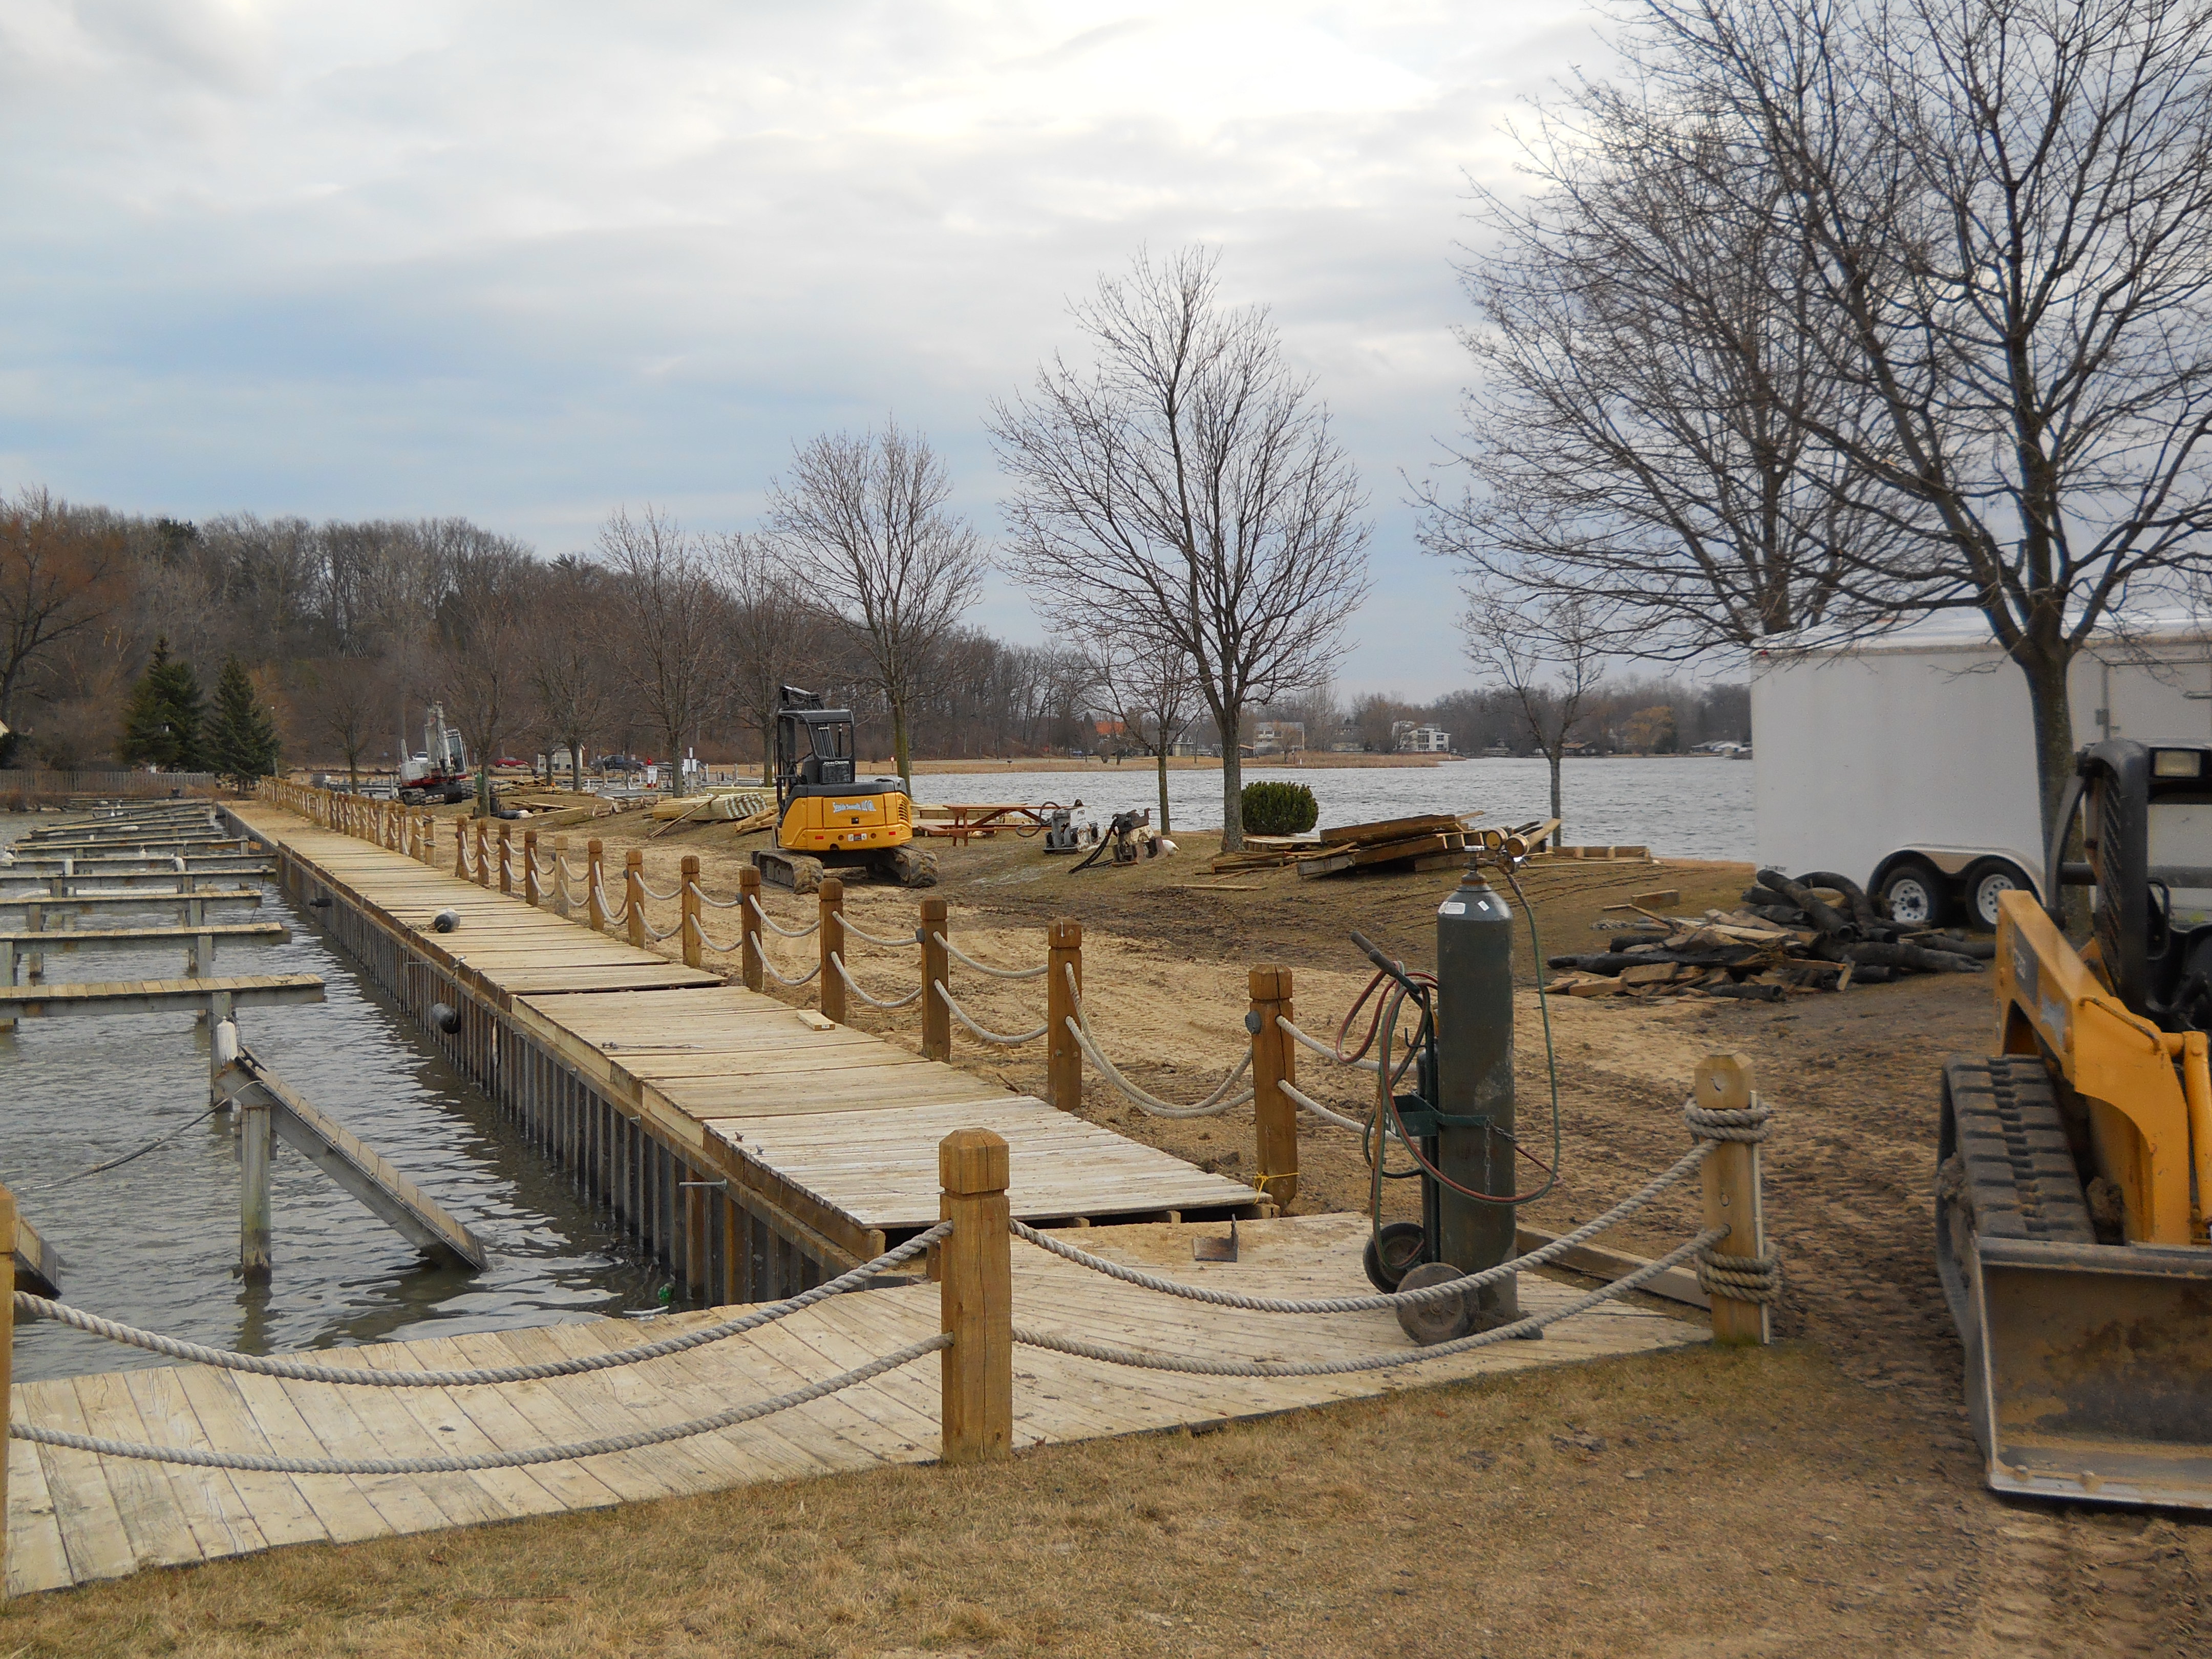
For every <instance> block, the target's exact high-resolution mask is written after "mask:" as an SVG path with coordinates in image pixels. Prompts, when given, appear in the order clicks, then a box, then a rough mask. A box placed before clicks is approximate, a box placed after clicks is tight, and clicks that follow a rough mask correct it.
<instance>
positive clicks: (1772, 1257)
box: [1682, 1095, 1782, 1307]
mask: <svg viewBox="0 0 2212 1659" xmlns="http://www.w3.org/2000/svg"><path fill="white" fill-rule="evenodd" d="M1773 1118H1774V1110H1773V1108H1771V1107H1770V1106H1768V1105H1767V1104H1766V1103H1765V1102H1763V1101H1761V1100H1760V1099H1759V1097H1757V1096H1755V1095H1754V1096H1753V1097H1752V1103H1751V1104H1750V1105H1748V1106H1741V1107H1736V1108H1734V1109H1718V1108H1714V1107H1707V1106H1700V1105H1699V1104H1698V1103H1696V1102H1695V1101H1689V1102H1686V1103H1684V1104H1683V1107H1682V1121H1683V1122H1685V1123H1686V1124H1688V1125H1689V1126H1690V1133H1692V1134H1694V1135H1696V1136H1698V1137H1699V1139H1700V1140H1701V1141H1702V1142H1703V1143H1704V1144H1705V1145H1707V1146H1713V1145H1717V1144H1718V1143H1719V1142H1721V1141H1723V1140H1733V1141H1738V1142H1741V1143H1744V1144H1747V1145H1749V1146H1757V1145H1759V1142H1761V1141H1763V1140H1765V1139H1766V1138H1767V1136H1768V1134H1769V1133H1771V1125H1772V1121H1773ZM1698 1288H1699V1289H1700V1290H1702V1291H1705V1294H1706V1295H1707V1296H1724V1297H1728V1298H1729V1300H1731V1301H1734V1302H1753V1303H1757V1304H1759V1305H1761V1306H1763V1307H1773V1306H1775V1305H1777V1304H1779V1303H1780V1302H1781V1300H1782V1258H1781V1256H1780V1255H1778V1254H1777V1253H1776V1252H1775V1250H1774V1249H1772V1247H1771V1246H1770V1247H1769V1248H1768V1249H1766V1251H1765V1253H1764V1254H1763V1255H1723V1254H1722V1253H1721V1252H1719V1251H1717V1250H1711V1249H1707V1250H1704V1251H1701V1252H1699V1256H1698Z"/></svg>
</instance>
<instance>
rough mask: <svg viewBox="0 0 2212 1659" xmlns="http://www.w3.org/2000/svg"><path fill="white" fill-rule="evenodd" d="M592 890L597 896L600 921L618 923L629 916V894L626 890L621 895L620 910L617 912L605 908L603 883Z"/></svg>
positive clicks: (605, 890)
mask: <svg viewBox="0 0 2212 1659" xmlns="http://www.w3.org/2000/svg"><path fill="white" fill-rule="evenodd" d="M593 891H595V892H597V893H598V894H599V915H600V918H601V920H603V921H611V922H613V921H622V920H623V918H624V917H625V916H627V915H629V892H628V891H627V890H625V891H624V892H623V902H622V908H620V909H618V910H611V909H609V908H607V884H606V883H605V882H604V881H603V882H601V883H600V884H599V885H598V887H596V888H595V889H593Z"/></svg>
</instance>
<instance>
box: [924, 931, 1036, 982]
mask: <svg viewBox="0 0 2212 1659" xmlns="http://www.w3.org/2000/svg"><path fill="white" fill-rule="evenodd" d="M930 937H931V938H932V939H935V940H936V941H937V942H938V943H939V945H943V946H944V947H945V953H946V954H947V955H948V956H950V957H951V958H952V959H953V961H955V962H957V963H960V964H961V965H962V966H963V967H964V968H973V969H975V971H976V972H977V973H979V974H988V975H990V976H991V977H992V978H993V979H1042V978H1043V977H1044V976H1045V975H1047V974H1048V973H1050V972H1051V971H1052V964H1051V963H1048V962H1046V963H1039V964H1038V965H1037V966H1036V967H1035V968H994V967H993V966H991V964H990V963H987V962H978V961H976V960H975V957H971V956H969V954H968V953H967V952H966V951H963V950H962V949H961V948H960V947H959V946H958V945H955V944H954V943H953V942H952V941H951V939H947V938H945V935H944V934H942V933H932V934H931V935H930Z"/></svg>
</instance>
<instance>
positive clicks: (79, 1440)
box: [8, 1331, 952, 1474]
mask: <svg viewBox="0 0 2212 1659" xmlns="http://www.w3.org/2000/svg"><path fill="white" fill-rule="evenodd" d="M951 1346H952V1334H951V1332H949V1331H940V1332H939V1333H938V1334H936V1335H935V1336H930V1337H925V1338H923V1339H922V1340H921V1341H919V1342H909V1343H908V1345H907V1346H905V1347H903V1348H900V1349H898V1350H897V1351H896V1352H891V1353H887V1354H885V1355H884V1357H883V1358H880V1359H872V1360H870V1361H869V1362H868V1363H867V1364H865V1365H861V1366H858V1367H856V1368H854V1370H849V1371H841V1372H839V1373H838V1374H837V1375H836V1376H830V1377H825V1378H823V1380H822V1381H821V1382H819V1383H808V1384H807V1385H806V1386H805V1388H803V1389H793V1390H792V1391H791V1392H790V1393H788V1394H780V1395H775V1396H773V1397H772V1398H770V1399H767V1400H756V1401H750V1403H748V1404H746V1405H743V1406H732V1407H730V1408H729V1409H728V1410H726V1411H719V1412H716V1413H714V1415H713V1416H711V1417H695V1418H693V1419H690V1421H689V1422H684V1423H671V1424H670V1425H668V1426H667V1427H665V1428H660V1429H640V1430H638V1431H636V1432H635V1433H632V1434H613V1435H608V1436H606V1437H604V1438H602V1439H599V1440H581V1441H574V1442H572V1443H569V1444H568V1445H565V1446H534V1447H532V1448H531V1449H528V1450H526V1451H513V1452H478V1453H477V1454H476V1455H473V1456H469V1457H270V1456H265V1455H261V1454H258V1453H255V1452H223V1451H207V1450H203V1449H199V1448H197V1447H194V1446H149V1445H146V1444H143V1443H140V1442H138V1441H133V1440H107V1439H104V1438H102V1437H100V1436H97V1435H90V1434H72V1433H70V1432H68V1431H64V1430H61V1429H46V1428H40V1427H37V1426H35V1425H32V1424H29V1423H11V1424H9V1425H8V1434H9V1437H10V1438H11V1439H15V1440H28V1441H32V1442H33V1443H36V1444H39V1445H41V1446H65V1447H67V1448H68V1449H70V1450H71V1451H82V1452H92V1453H94V1454H96V1455H99V1456H101V1457H130V1458H137V1459H139V1460H141V1461H142V1462H152V1463H182V1464H186V1465H189V1466H191V1467H192V1468H203V1469H250V1470H252V1471H254V1472H256V1473H258V1474H469V1473H471V1471H473V1470H477V1469H519V1468H528V1467H530V1466H531V1465H532V1464H534V1463H567V1462H574V1460H576V1459H578V1458H584V1457H605V1456H607V1455H610V1454H611V1453H614V1452H625V1451H638V1450H641V1449H643V1448H645V1447H647V1446H662V1445H665V1444H667V1443H669V1442H670V1441H671V1440H688V1439H690V1438H691V1437H693V1436H695V1435H702V1434H712V1433H714V1431H716V1430H717V1429H727V1428H734V1427H735V1426H736V1425H738V1424H740V1423H750V1422H751V1421H753V1420H754V1419H756V1418H762V1417H769V1416H773V1415H774V1414H775V1413H777V1412H784V1411H789V1410H790V1409H791V1408H792V1407H794V1406H804V1405H805V1404H807V1403H808V1402H809V1401H816V1400H820V1399H823V1398H824V1397H825V1396H827V1395H833V1394H836V1392H837V1391H838V1390H839V1389H849V1388H851V1387H852V1386H853V1385H854V1383H866V1381H868V1380H869V1378H871V1377H876V1376H882V1375H883V1374H884V1372H885V1371H890V1370H897V1369H898V1368H899V1367H900V1366H902V1365H910V1364H913V1363H914V1362H915V1360H917V1359H919V1358H921V1357H922V1356H923V1355H924V1354H928V1353H935V1352H937V1351H938V1350H939V1349H940V1348H948V1347H951Z"/></svg>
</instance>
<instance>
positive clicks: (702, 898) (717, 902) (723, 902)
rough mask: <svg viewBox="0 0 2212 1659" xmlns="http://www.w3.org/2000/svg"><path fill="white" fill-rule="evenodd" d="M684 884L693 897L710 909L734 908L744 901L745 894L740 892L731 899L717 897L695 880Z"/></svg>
mask: <svg viewBox="0 0 2212 1659" xmlns="http://www.w3.org/2000/svg"><path fill="white" fill-rule="evenodd" d="M685 886H686V887H687V888H688V889H689V890H690V894H691V896H692V897H693V898H696V899H697V900H698V901H699V902H700V903H702V904H703V905H706V906H708V908H711V909H715V910H734V909H736V908H738V906H739V905H741V904H743V903H744V902H745V896H744V894H742V893H740V894H738V896H737V897H735V898H732V899H718V898H716V897H715V896H714V895H713V894H712V893H710V892H708V890H706V889H705V888H703V887H702V886H701V885H700V884H698V883H697V882H696V881H694V882H687V883H686V884H685Z"/></svg>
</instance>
